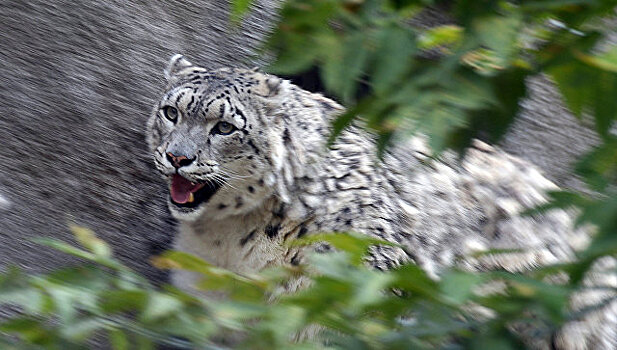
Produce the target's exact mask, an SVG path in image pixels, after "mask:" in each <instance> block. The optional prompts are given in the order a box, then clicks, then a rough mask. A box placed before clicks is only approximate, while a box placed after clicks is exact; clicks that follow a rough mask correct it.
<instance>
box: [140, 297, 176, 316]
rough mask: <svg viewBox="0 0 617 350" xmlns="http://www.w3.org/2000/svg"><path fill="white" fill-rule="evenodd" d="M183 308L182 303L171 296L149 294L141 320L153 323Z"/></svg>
mask: <svg viewBox="0 0 617 350" xmlns="http://www.w3.org/2000/svg"><path fill="white" fill-rule="evenodd" d="M183 306H184V304H183V303H182V301H180V300H178V299H177V298H175V297H173V296H171V295H168V294H163V293H159V292H151V293H149V294H148V299H147V302H146V306H145V307H144V310H143V313H142V315H141V318H142V319H143V320H144V321H145V322H153V321H156V320H157V319H160V318H163V317H166V316H169V315H171V314H173V313H176V312H178V311H180V310H182V308H183Z"/></svg>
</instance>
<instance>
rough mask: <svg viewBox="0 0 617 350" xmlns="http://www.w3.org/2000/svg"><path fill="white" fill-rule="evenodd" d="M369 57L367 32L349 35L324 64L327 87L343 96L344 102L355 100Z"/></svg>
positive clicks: (323, 70) (323, 75) (322, 73)
mask: <svg viewBox="0 0 617 350" xmlns="http://www.w3.org/2000/svg"><path fill="white" fill-rule="evenodd" d="M369 58H370V53H369V50H368V48H367V39H366V36H365V33H363V32H356V33H352V34H350V35H348V36H347V38H346V39H345V40H344V41H343V42H342V47H341V48H340V50H336V49H335V50H333V52H332V53H331V54H330V55H329V57H327V58H326V60H325V62H324V64H323V66H322V69H321V79H322V80H323V82H324V84H325V86H326V89H328V90H329V91H331V92H333V93H335V94H336V95H338V96H339V97H341V98H342V99H343V101H344V102H349V101H351V100H353V98H354V94H355V92H356V89H357V86H358V79H359V78H360V77H361V76H362V74H363V73H365V67H366V64H367V63H368V62H369Z"/></svg>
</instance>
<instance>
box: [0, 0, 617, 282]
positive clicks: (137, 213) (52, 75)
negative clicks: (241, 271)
mask: <svg viewBox="0 0 617 350" xmlns="http://www.w3.org/2000/svg"><path fill="white" fill-rule="evenodd" d="M279 5H280V4H279V3H278V2H277V1H269V0H261V1H257V2H256V3H254V4H253V6H254V7H253V8H252V10H251V11H250V12H249V13H248V14H247V16H246V17H245V18H244V19H243V20H242V22H241V24H240V25H239V26H237V27H236V26H231V25H230V24H229V19H228V16H229V11H228V9H229V4H228V3H227V2H226V1H220V0H211V1H171V0H169V1H156V2H153V1H131V2H127V1H104V2H101V1H78V2H74V1H62V0H45V1H28V2H24V1H18V0H1V1H0V57H1V59H0V111H1V113H0V140H1V146H2V148H1V150H0V270H4V269H6V267H7V266H8V265H18V266H20V267H22V268H23V269H25V270H26V271H28V272H38V271H44V270H48V269H52V268H54V267H58V266H60V265H64V264H66V263H67V262H68V261H69V260H68V259H69V258H68V257H67V256H65V255H63V254H59V253H57V252H56V251H53V250H51V249H48V248H42V247H41V246H38V245H35V244H33V243H32V242H31V241H30V240H29V239H30V238H31V237H33V236H46V237H54V238H60V239H63V240H68V241H71V240H72V235H71V234H70V233H69V230H68V223H69V222H76V223H78V224H80V225H83V226H86V227H89V228H92V229H93V230H94V231H95V232H96V233H97V234H98V235H99V236H100V237H101V238H103V239H104V240H106V241H107V242H109V243H110V244H111V245H112V247H113V248H114V252H115V254H117V256H118V258H119V259H120V260H121V261H123V262H125V263H126V264H128V265H129V266H131V267H133V268H135V269H136V270H137V271H139V272H141V273H144V274H145V275H146V276H147V277H149V278H150V279H151V280H152V281H154V282H155V283H156V282H163V281H166V278H167V276H166V274H165V273H164V272H162V271H159V270H156V269H154V268H153V267H152V266H151V265H150V263H149V262H148V259H149V257H151V256H152V255H156V254H158V253H160V252H161V251H162V250H164V249H166V248H167V247H169V245H170V242H171V240H172V239H173V235H174V231H175V228H174V225H175V223H174V220H173V219H172V218H171V217H170V215H169V213H168V212H167V209H166V204H165V196H166V194H165V189H164V188H163V186H164V185H163V183H162V181H161V180H160V179H159V177H158V175H157V173H156V172H155V171H154V168H153V166H152V162H151V157H150V155H149V154H148V152H147V150H146V145H145V141H144V129H145V122H146V120H147V118H148V115H149V113H150V110H151V108H152V106H153V104H154V102H155V101H156V99H157V98H158V96H159V95H160V93H161V92H162V89H163V88H164V80H163V74H162V70H163V68H164V66H165V63H166V62H167V60H168V59H169V57H170V56H171V55H173V54H174V53H182V54H184V55H185V56H186V57H187V58H188V59H190V60H191V61H193V62H195V63H198V64H200V65H202V66H205V67H213V68H214V67H221V66H239V67H252V66H255V65H264V64H266V63H267V59H254V58H253V57H255V56H254V54H255V50H256V48H257V47H258V46H259V45H260V43H261V41H262V40H263V39H264V37H265V36H266V34H267V33H268V32H269V31H271V30H272V27H273V23H274V20H275V18H276V11H277V8H278V7H279ZM415 21H416V22H417V23H416V25H418V26H423V27H426V28H429V27H432V26H434V25H436V24H443V23H448V21H449V19H448V18H447V16H445V14H444V13H443V11H442V10H440V8H439V7H435V8H431V9H429V10H427V11H424V12H423V13H422V14H421V15H420V16H418V17H417V18H416V19H415ZM609 39H610V40H612V41H613V42H615V40H614V39H615V36H612V37H609ZM313 74H314V73H313ZM292 78H294V81H295V82H297V83H298V84H300V85H303V86H305V87H306V88H310V89H313V90H315V89H318V87H319V84H318V83H316V80H318V78H317V77H316V76H312V75H311V73H310V72H309V73H307V74H305V75H303V76H295V77H292ZM527 85H528V87H529V89H530V93H531V94H530V96H529V97H528V98H526V99H525V100H524V102H523V103H522V106H523V108H522V112H520V118H517V119H516V122H515V124H514V125H513V126H512V127H511V129H510V131H509V132H508V133H507V134H506V136H505V138H504V139H503V141H502V144H501V145H502V147H503V148H505V149H506V150H507V151H508V152H510V153H512V154H515V155H517V156H520V157H522V158H525V159H527V160H529V161H530V162H532V163H534V164H536V165H538V166H539V167H540V168H541V169H542V170H543V171H544V174H545V175H546V176H547V177H549V178H550V179H551V180H553V181H555V182H556V183H557V184H558V185H560V186H564V187H569V188H577V189H581V185H580V182H579V181H578V180H577V179H576V178H575V177H574V176H572V175H571V173H570V171H569V169H570V165H571V163H572V162H573V161H574V160H575V159H576V158H577V157H578V156H579V155H581V154H582V153H584V152H585V151H586V150H588V149H589V148H590V147H591V146H592V145H594V144H596V143H597V137H596V136H595V134H594V132H592V131H591V129H589V128H587V127H585V126H584V124H583V125H582V124H581V123H579V122H578V121H577V120H576V119H575V118H574V117H573V116H572V115H571V114H570V113H569V112H568V111H567V110H566V109H565V108H564V107H563V104H562V102H561V100H560V98H559V94H558V93H557V92H556V89H555V87H554V86H553V85H552V84H551V83H550V82H549V81H548V80H547V79H545V78H543V77H534V78H531V79H529V80H528V81H527Z"/></svg>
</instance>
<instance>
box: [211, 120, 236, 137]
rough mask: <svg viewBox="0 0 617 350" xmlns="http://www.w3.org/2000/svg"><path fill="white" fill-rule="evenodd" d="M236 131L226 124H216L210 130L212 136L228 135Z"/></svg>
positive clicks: (233, 127)
mask: <svg viewBox="0 0 617 350" xmlns="http://www.w3.org/2000/svg"><path fill="white" fill-rule="evenodd" d="M235 130H236V127H235V126H233V125H231V124H229V123H228V122H218V124H216V125H215V126H214V128H213V129H212V133H213V134H220V135H229V134H231V133H232V132H234V131H235Z"/></svg>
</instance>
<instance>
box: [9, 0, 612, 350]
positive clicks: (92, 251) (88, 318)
mask: <svg viewBox="0 0 617 350" xmlns="http://www.w3.org/2000/svg"><path fill="white" fill-rule="evenodd" d="M616 4H617V1H608V0H604V1H603V0H580V1H578V0H535V1H491V0H473V1H472V0H460V1H449V2H438V1H429V0H424V1H422V0H287V1H286V2H285V3H284V4H283V6H282V8H281V13H280V19H279V22H278V24H277V29H276V30H275V31H274V33H273V34H272V36H271V37H270V39H269V41H268V43H267V50H269V52H270V53H273V54H274V58H275V60H274V62H273V63H272V65H271V67H270V68H269V69H270V71H272V72H274V73H281V74H296V73H300V72H302V71H305V70H307V69H309V68H311V67H314V66H317V67H319V71H320V74H321V79H322V80H323V82H324V84H325V86H326V88H327V90H328V91H329V92H330V93H332V94H334V95H336V96H338V98H339V99H340V100H341V101H343V102H344V104H345V105H346V107H347V110H348V111H347V112H346V113H345V114H343V115H341V116H340V117H339V118H338V119H337V120H336V121H335V122H334V131H335V132H334V134H333V137H336V135H337V134H339V133H340V132H341V131H342V130H343V129H344V128H345V127H346V126H348V125H350V123H352V122H354V121H355V120H356V119H357V118H360V119H361V120H362V124H363V125H365V126H366V127H368V128H369V129H371V130H373V131H374V132H375V133H376V135H378V138H379V143H378V144H379V145H380V152H383V151H384V150H386V149H387V146H388V145H389V144H390V143H392V142H396V140H398V139H399V138H402V137H407V136H409V135H411V134H413V133H416V132H421V133H423V134H425V135H427V136H428V137H429V139H430V145H431V146H432V147H433V149H434V150H435V151H436V152H437V153H438V152H440V151H442V150H444V149H446V148H453V149H455V150H459V151H463V150H464V148H465V147H466V146H467V145H468V144H469V142H470V140H471V139H472V138H474V137H481V138H483V139H487V140H488V141H497V140H498V139H499V138H500V137H501V136H502V135H503V134H504V133H505V132H506V130H507V128H508V126H509V125H510V124H511V123H512V121H513V119H514V118H515V117H516V116H517V113H518V110H519V102H520V100H521V98H523V97H524V96H525V95H526V94H527V88H526V86H525V81H526V79H527V78H528V77H530V76H535V75H538V74H547V75H549V76H550V77H551V78H552V79H553V80H554V81H555V82H556V84H557V86H558V88H559V90H560V91H561V92H562V94H563V96H564V99H565V102H566V103H567V105H568V106H569V108H570V109H571V110H572V111H573V112H574V113H575V114H576V115H577V116H579V117H580V118H589V119H593V120H594V125H595V128H596V130H597V133H598V135H599V136H600V138H601V140H602V143H601V144H600V145H599V146H598V147H597V148H595V149H594V150H593V151H591V152H590V153H589V154H587V155H585V156H584V157H583V158H582V159H580V161H579V162H578V163H577V164H576V165H575V172H576V173H577V174H578V175H580V176H581V178H582V179H583V180H584V181H585V182H586V183H587V185H588V186H589V188H590V189H592V190H593V191H594V194H593V195H583V194H580V193H575V192H568V191H557V192H552V193H550V194H549V197H550V201H549V202H548V203H547V204H545V205H543V206H541V207H539V208H535V209H534V210H531V211H529V212H528V213H527V214H529V215H534V214H535V213H537V212H542V211H545V210H550V209H551V208H558V207H559V208H578V211H579V213H580V214H579V216H578V219H577V224H578V225H590V226H593V227H595V231H596V234H595V236H594V238H593V240H592V242H591V244H590V245H589V247H588V248H587V249H586V250H585V251H582V252H580V253H579V254H578V257H577V259H576V260H575V261H572V262H568V263H564V264H559V265H551V266H545V267H540V268H537V269H534V270H531V271H529V272H528V273H526V274H511V273H506V272H502V271H492V272H491V271H489V272H484V273H469V272H464V271H459V270H456V269H450V270H447V271H444V272H443V274H442V275H441V278H440V279H439V280H434V279H431V278H429V276H427V274H426V273H425V272H424V271H423V270H421V269H420V268H419V267H417V266H415V265H404V266H400V267H398V268H395V269H392V270H390V271H386V272H380V271H375V270H371V269H369V268H367V267H366V266H364V264H363V263H362V256H363V254H364V253H365V252H366V251H367V249H369V247H370V246H371V245H375V244H386V243H385V242H378V241H375V240H374V239H371V238H368V237H365V236H359V235H348V234H324V235H319V236H314V237H308V238H305V239H304V240H303V241H300V242H297V243H295V244H312V243H314V242H316V241H325V242H329V244H331V245H332V246H334V247H336V248H337V251H336V252H334V253H330V254H320V255H318V254H316V255H313V256H311V257H310V259H309V263H308V264H307V265H301V266H283V267H278V268H271V269H267V270H264V271H262V272H260V273H258V274H255V275H248V276H246V275H245V276H240V275H236V274H234V273H231V272H229V271H226V270H223V269H220V268H217V267H215V266H212V265H210V264H208V263H207V262H204V261H201V260H199V259H198V258H196V257H193V256H190V255H188V254H186V253H181V252H167V253H165V254H164V255H162V256H160V257H157V258H155V259H154V260H153V263H154V264H155V265H156V266H157V267H160V268H169V269H185V270H190V271H193V272H194V273H197V274H200V275H201V276H202V277H203V280H202V282H201V283H200V284H199V287H200V288H202V289H205V290H210V292H215V293H217V294H218V295H224V296H225V297H224V298H219V299H207V298H196V297H195V296H192V295H189V294H187V293H186V292H183V291H180V290H177V289H175V288H173V287H170V286H166V287H164V288H155V287H154V286H153V285H151V284H150V283H149V282H148V281H147V280H145V279H144V278H143V277H141V276H139V275H137V274H136V273H134V272H133V271H131V270H130V269H129V268H127V267H126V266H125V265H123V264H122V263H121V262H119V261H118V260H117V259H115V258H113V255H112V252H111V250H110V248H109V247H108V245H107V244H106V243H105V242H103V241H102V240H100V239H98V238H97V237H96V236H95V235H94V234H93V233H92V232H91V231H89V230H88V229H85V228H82V227H76V226H74V227H72V230H73V232H74V234H75V237H76V239H77V241H78V242H79V243H80V245H81V246H82V247H81V248H78V247H74V246H71V245H68V244H66V243H63V242H60V241H56V240H50V239H41V240H39V242H40V243H42V244H45V245H48V246H51V247H52V248H55V249H57V250H59V251H62V252H64V253H68V254H72V255H75V256H77V257H79V258H81V259H83V261H84V264H82V265H79V266H75V267H69V268H65V269H61V270H58V271H55V272H52V273H49V274H44V275H28V274H25V273H23V272H21V271H19V270H18V269H10V270H8V271H6V272H4V273H2V274H1V275H0V305H2V307H3V308H5V309H6V308H7V306H8V307H10V308H11V309H12V310H13V311H15V312H14V313H13V316H10V317H6V318H4V319H3V320H2V321H0V347H1V348H2V349H83V348H88V347H89V345H91V344H92V343H91V341H92V339H93V337H98V338H97V339H99V340H100V339H105V341H106V342H107V344H108V345H109V347H111V348H112V349H116V350H120V349H152V348H154V347H156V346H158V345H172V346H174V347H175V348H178V349H183V348H184V349H220V348H226V347H233V348H247V349H313V348H320V349H321V348H332V349H409V348H414V349H416V348H417V349H429V348H430V349H435V348H443V349H519V348H521V347H523V345H522V344H521V343H520V342H521V339H520V337H519V334H518V333H516V332H514V331H513V328H517V329H521V328H522V329H525V328H526V326H529V327H531V329H534V332H535V334H536V335H537V336H539V337H543V336H545V337H549V336H550V334H552V333H553V332H554V331H555V330H556V329H558V328H559V327H560V325H562V324H563V323H564V322H567V321H570V320H573V319H577V318H579V317H581V312H577V313H574V312H571V311H569V310H568V308H567V305H568V301H569V300H570V297H571V295H572V293H574V292H577V291H581V290H584V289H585V288H589V287H586V286H585V285H584V284H583V283H582V279H583V276H584V275H585V273H586V272H587V271H588V269H589V268H590V267H591V266H592V265H593V263H594V262H595V261H596V260H597V259H598V258H601V257H603V256H607V255H612V256H615V254H616V253H617V137H616V136H615V134H614V131H613V132H611V127H612V126H613V125H614V122H615V119H617V98H616V97H615V96H617V48H615V47H604V46H602V45H601V43H602V39H603V38H605V37H606V33H605V32H604V31H605V30H607V29H609V28H606V22H605V17H606V16H608V15H611V14H612V12H611V11H613V9H614V8H615V5H616ZM250 5H251V1H250V0H234V1H232V7H231V9H232V20H233V21H236V22H238V21H240V20H241V18H242V15H243V14H244V13H245V12H246V11H247V10H248V9H249V8H250ZM433 5H434V6H438V7H439V8H440V11H442V12H444V13H448V14H449V15H450V16H451V18H452V22H451V23H449V24H444V25H439V26H435V27H433V28H424V27H422V26H418V25H414V23H417V22H416V21H415V20H414V18H415V17H417V16H419V15H421V14H422V13H423V11H425V10H426V8H427V7H428V6H433ZM361 89H365V90H366V92H365V93H363V94H359V90H361ZM360 95H362V97H358V96H360ZM489 253H500V252H489ZM501 253H504V252H501ZM558 272H559V273H562V274H565V275H566V276H567V278H566V279H565V281H567V282H564V283H563V284H559V285H554V284H549V283H547V282H545V279H546V278H545V277H546V276H547V275H553V274H556V273H558ZM299 280H310V281H311V283H310V284H309V286H308V287H306V288H303V289H301V290H300V291H299V292H297V293H295V294H283V293H282V288H281V286H282V285H284V284H289V283H297V281H299ZM491 285H494V286H499V288H498V289H499V292H498V293H479V292H478V291H479V290H480V289H481V288H482V287H487V286H491ZM598 307H599V306H598ZM488 315H490V317H489V316H488ZM513 325H516V327H513ZM311 329H313V330H314V329H321V330H323V331H322V332H321V333H320V335H319V336H318V337H317V338H315V339H313V338H311V339H310V340H307V339H303V338H302V337H301V335H302V334H303V333H305V332H310V330H311ZM295 338H297V339H295ZM89 342H90V343H89Z"/></svg>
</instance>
